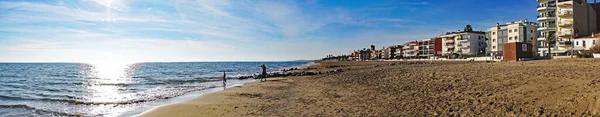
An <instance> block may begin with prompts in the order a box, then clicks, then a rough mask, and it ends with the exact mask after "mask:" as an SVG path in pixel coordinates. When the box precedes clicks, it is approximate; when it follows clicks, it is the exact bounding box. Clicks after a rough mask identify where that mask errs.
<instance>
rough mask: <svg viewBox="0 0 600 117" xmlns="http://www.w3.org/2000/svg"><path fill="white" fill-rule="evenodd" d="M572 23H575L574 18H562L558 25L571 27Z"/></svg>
mask: <svg viewBox="0 0 600 117" xmlns="http://www.w3.org/2000/svg"><path fill="white" fill-rule="evenodd" d="M571 25H573V20H560V22H559V23H558V26H560V27H569V26H571Z"/></svg>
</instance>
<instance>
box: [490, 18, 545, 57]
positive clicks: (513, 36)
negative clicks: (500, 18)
mask: <svg viewBox="0 0 600 117" xmlns="http://www.w3.org/2000/svg"><path fill="white" fill-rule="evenodd" d="M486 37H487V39H488V42H487V43H488V44H487V49H486V50H487V52H488V53H492V54H493V55H496V56H502V49H503V48H504V47H503V45H504V44H505V43H512V42H525V43H532V45H536V40H537V37H538V35H537V23H536V22H529V21H527V20H521V21H517V22H509V23H506V24H500V23H496V26H493V27H491V28H490V29H488V30H487V31H486ZM534 48H535V47H534Z"/></svg>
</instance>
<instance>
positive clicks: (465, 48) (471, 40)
mask: <svg viewBox="0 0 600 117" xmlns="http://www.w3.org/2000/svg"><path fill="white" fill-rule="evenodd" d="M440 38H442V45H441V46H442V49H441V51H442V55H444V56H449V55H451V54H468V55H473V54H481V53H485V49H486V45H487V44H486V41H485V40H486V38H485V32H483V31H473V29H472V28H471V25H467V26H466V27H465V30H463V31H457V32H446V34H443V35H441V36H440Z"/></svg>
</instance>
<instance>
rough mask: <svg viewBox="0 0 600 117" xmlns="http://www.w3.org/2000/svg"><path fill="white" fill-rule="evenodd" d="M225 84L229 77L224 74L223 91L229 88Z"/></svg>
mask: <svg viewBox="0 0 600 117" xmlns="http://www.w3.org/2000/svg"><path fill="white" fill-rule="evenodd" d="M225 83H227V75H225V72H223V90H225V86H227V85H226V84H225Z"/></svg>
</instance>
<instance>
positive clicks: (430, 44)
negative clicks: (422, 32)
mask: <svg viewBox="0 0 600 117" xmlns="http://www.w3.org/2000/svg"><path fill="white" fill-rule="evenodd" d="M418 43H419V44H418V45H419V57H420V58H431V57H435V56H440V55H441V51H442V38H431V39H423V40H420V41H418Z"/></svg>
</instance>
